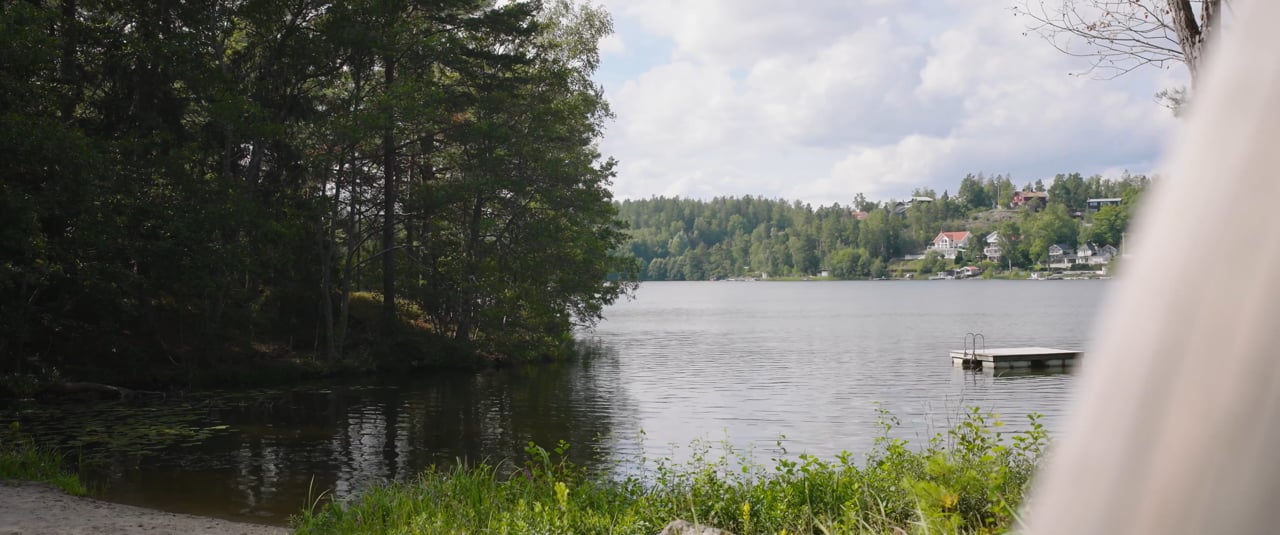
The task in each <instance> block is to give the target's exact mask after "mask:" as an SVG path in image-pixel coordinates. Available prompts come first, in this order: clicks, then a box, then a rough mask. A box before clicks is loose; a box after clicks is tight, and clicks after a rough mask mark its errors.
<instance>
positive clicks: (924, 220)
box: [615, 173, 1148, 280]
mask: <svg viewBox="0 0 1280 535" xmlns="http://www.w3.org/2000/svg"><path fill="white" fill-rule="evenodd" d="M1060 178H1061V180H1060V182H1061V185H1058V182H1055V183H1054V187H1056V188H1058V190H1059V193H1060V194H1062V195H1064V196H1066V197H1067V199H1066V200H1064V201H1063V202H1056V203H1055V202H1053V200H1052V197H1051V201H1050V204H1051V205H1054V204H1056V205H1058V208H1054V209H1052V210H1053V213H1052V214H1050V216H1051V217H1045V216H1044V215H1043V214H1042V213H1041V212H1037V211H1033V210H1022V211H1013V210H1007V209H1004V208H1000V209H995V210H992V209H991V207H992V206H993V205H998V206H1002V207H1003V206H1007V205H1008V204H1009V202H1010V200H1011V199H1012V197H1013V192H1014V189H1015V188H1014V185H1013V181H1012V179H1010V178H1009V177H1008V176H1005V175H994V176H992V177H989V178H988V177H984V176H983V175H981V174H979V175H977V176H973V175H968V176H966V177H964V178H963V179H962V180H961V185H960V189H959V194H958V195H957V197H956V198H955V199H952V198H951V197H950V196H949V195H948V194H947V192H945V191H944V192H943V193H942V195H938V194H937V192H935V191H933V190H931V189H916V190H915V191H914V192H913V197H917V198H927V199H933V201H932V202H928V201H913V202H912V203H911V204H910V206H909V207H907V206H906V205H905V204H901V205H900V203H897V202H894V201H889V202H885V203H875V202H871V201H868V200H867V199H866V197H865V196H864V195H861V194H859V195H858V196H856V197H855V198H854V201H853V203H852V204H851V205H850V206H847V207H846V206H841V205H839V204H833V205H831V206H819V207H816V208H815V207H813V206H810V205H807V204H803V203H799V202H787V201H783V200H771V199H762V198H757V197H752V196H745V197H740V198H735V197H717V198H714V199H711V200H709V201H701V200H695V199H680V198H666V197H654V198H650V199H642V200H626V201H621V202H618V203H615V206H616V207H617V209H618V211H619V214H620V216H621V217H622V219H624V220H625V221H626V222H627V223H628V225H629V227H630V230H629V232H628V236H629V241H628V243H627V244H626V246H625V248H624V252H625V253H626V254H627V255H628V256H630V257H632V258H634V259H636V261H638V263H639V265H640V266H641V268H640V270H639V275H640V277H641V278H643V279H645V280H707V279H711V278H720V277H742V276H758V275H759V274H760V273H768V274H770V276H772V277H774V278H785V277H803V276H811V275H815V274H817V273H818V272H820V271H822V270H829V271H831V274H832V276H834V277H835V278H839V279H859V278H867V277H873V276H876V275H874V274H873V273H872V268H873V267H874V264H875V262H876V261H877V260H879V261H881V262H882V263H884V264H886V265H887V264H888V263H890V262H892V261H893V260H895V259H897V258H901V257H902V256H903V255H906V254H912V253H919V252H920V251H923V250H924V249H925V247H926V246H927V245H928V244H929V243H931V242H932V241H933V238H934V237H935V236H937V235H938V233H939V232H941V231H944V230H945V231H956V230H969V231H971V232H973V234H974V238H975V246H976V249H975V250H970V251H968V252H966V253H965V255H964V257H962V258H961V261H963V262H969V263H972V262H974V261H975V260H977V259H979V258H981V256H980V255H981V250H980V249H981V247H985V245H986V244H985V242H984V241H983V240H984V239H985V237H986V236H987V234H989V233H990V232H991V231H993V230H996V231H999V232H1000V237H1001V241H1002V245H1001V247H1002V248H1003V249H1004V251H1005V253H1004V254H1005V255H1006V256H1005V257H1004V258H1001V265H1002V267H1007V266H1008V265H1009V264H1010V262H1011V263H1012V265H1013V266H1014V267H1026V266H1029V265H1030V264H1031V262H1032V261H1033V260H1034V259H1036V258H1038V257H1041V256H1043V255H1044V254H1045V253H1046V252H1047V251H1046V249H1047V246H1045V248H1039V249H1038V248H1037V247H1039V246H1040V245H1042V243H1040V242H1037V241H1036V240H1035V238H1036V237H1040V238H1042V239H1041V242H1043V241H1044V240H1053V239H1061V240H1069V241H1070V243H1072V244H1074V243H1075V240H1076V238H1078V237H1079V234H1080V232H1081V231H1080V229H1079V226H1080V223H1079V222H1078V221H1076V220H1075V219H1073V218H1072V217H1071V214H1070V213H1069V210H1068V206H1074V205H1079V206H1081V207H1083V206H1084V202H1085V200H1086V199H1087V198H1092V197H1099V196H1103V197H1106V196H1116V197H1124V198H1125V199H1126V201H1125V206H1126V207H1128V206H1129V205H1131V204H1133V202H1136V199H1138V198H1139V196H1140V195H1141V192H1142V191H1143V189H1145V187H1146V185H1147V183H1148V181H1147V179H1146V177H1143V176H1130V175H1128V174H1125V175H1124V176H1122V177H1121V178H1120V179H1119V180H1110V179H1104V178H1102V177H1100V176H1094V177H1090V178H1089V179H1084V178H1082V177H1080V175H1079V174H1078V173H1076V174H1071V175H1060ZM1037 182H1038V183H1040V185H1039V187H1040V189H1041V190H1042V191H1043V189H1044V184H1043V183H1041V182H1040V181H1037ZM1028 187H1033V186H1031V185H1028ZM1077 197H1078V199H1077ZM855 210H857V211H855ZM859 212H861V213H859ZM1126 213H1127V212H1126ZM1064 214H1065V215H1064ZM860 216H861V217H862V219H859V217H860ZM1060 216H1061V217H1060ZM1103 217H1104V225H1110V226H1104V227H1102V228H1105V229H1108V230H1107V232H1112V231H1111V230H1109V229H1114V228H1119V229H1121V230H1123V228H1124V227H1125V226H1126V225H1127V224H1128V219H1127V218H1114V219H1112V220H1110V221H1107V220H1106V219H1105V218H1106V217H1107V216H1106V215H1104V216H1103ZM1102 228H1100V230H1101V229H1102ZM1072 229H1074V231H1073V230H1072ZM1024 231H1025V232H1024ZM1086 237H1087V236H1086ZM1108 239H1109V238H1108ZM1049 243H1050V244H1052V243H1056V242H1053V241H1050V242H1049ZM1104 243H1109V242H1104ZM923 267H927V268H929V270H928V271H924V272H925V273H932V272H934V271H936V270H940V269H942V266H937V265H935V264H934V263H932V262H930V263H928V264H927V265H925V266H923ZM877 273H879V272H877Z"/></svg>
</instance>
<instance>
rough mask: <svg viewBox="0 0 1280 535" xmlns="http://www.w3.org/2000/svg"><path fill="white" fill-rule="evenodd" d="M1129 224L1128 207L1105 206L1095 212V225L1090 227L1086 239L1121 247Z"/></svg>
mask: <svg viewBox="0 0 1280 535" xmlns="http://www.w3.org/2000/svg"><path fill="white" fill-rule="evenodd" d="M1128 225H1129V211H1128V209H1127V208H1126V207H1124V206H1103V207H1102V209H1100V210H1098V213H1096V214H1093V225H1092V226H1090V227H1089V229H1088V234H1087V237H1086V241H1089V242H1093V243H1097V244H1101V245H1114V246H1117V247H1119V246H1120V239H1121V237H1123V236H1124V232H1125V229H1126V228H1127V227H1128Z"/></svg>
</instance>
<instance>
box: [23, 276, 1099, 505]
mask: <svg viewBox="0 0 1280 535" xmlns="http://www.w3.org/2000/svg"><path fill="white" fill-rule="evenodd" d="M1108 284H1109V283H1106V282H1097V281H1060V282H1059V281H1055V282H1032V281H936V282H933V281H930V282H925V281H918V282H847V283H844V282H809V283H802V282H797V283H784V282H770V283H765V282H758V283H736V282H719V283H707V282H690V283H646V284H644V285H643V286H642V287H641V288H640V290H639V293H638V296H639V297H638V299H636V300H634V301H630V302H625V303H619V304H617V305H615V306H613V307H610V308H609V309H608V310H607V311H606V314H607V316H608V319H607V320H606V321H605V322H603V323H602V324H601V325H600V326H599V327H598V328H597V329H595V330H594V331H593V332H590V333H583V335H582V338H583V339H584V340H585V341H587V342H588V343H590V344H592V345H593V346H594V347H595V348H596V349H599V350H600V353H601V355H600V356H599V357H597V358H595V359H594V360H590V361H588V362H585V363H572V364H564V365H553V366H532V367H526V368H517V369H513V370H504V371H499V372H482V373H478V374H441V375H433V376H428V377H418V378H412V379H399V380H383V381H381V382H378V383H375V384H365V383H361V384H327V385H322V386H318V387H309V388H295V389H289V390H283V391H264V392H252V393H230V394H225V395H202V396H197V397H194V398H191V399H188V400H185V401H183V402H181V403H172V404H166V405H165V406H162V407H142V408H131V407H120V406H90V407H77V408H76V409H75V410H74V411H66V412H63V413H61V414H58V415H56V416H54V415H51V414H49V413H41V412H39V410H32V411H30V412H22V413H20V414H18V415H17V417H18V418H19V419H22V420H23V421H24V429H29V430H32V431H33V432H35V433H37V434H38V435H41V438H42V440H47V441H50V442H58V443H62V444H64V445H69V446H72V448H73V449H74V451H76V452H77V453H76V454H75V455H74V456H76V457H80V458H85V459H92V460H95V461H96V466H97V468H95V472H94V474H93V477H95V478H97V480H98V481H100V482H101V483H103V484H105V485H106V487H105V489H106V493H105V494H106V497H107V498H108V499H113V500H117V501H123V502H127V503H134V504H138V505H144V506H150V507H157V508H161V509H167V510H171V511H176V512H186V513H194V514H204V515H211V516H220V517H225V518H232V519H249V520H254V521H259V522H262V521H265V522H274V523H284V522H286V521H287V519H288V515H290V514H293V513H295V512H297V511H298V510H300V509H301V508H302V507H303V506H304V505H305V504H306V503H308V502H309V501H310V500H312V499H314V498H315V497H316V496H317V495H318V494H319V493H320V492H322V491H326V490H327V491H329V492H330V493H331V495H332V496H334V497H336V498H338V499H347V498H351V497H353V496H355V495H357V494H358V493H359V492H360V491H362V490H363V489H365V488H367V487H368V486H369V485H370V484H374V483H378V482H382V481H387V480H395V479H408V478H411V477H413V476H414V475H415V474H418V473H420V472H421V471H422V470H424V469H427V468H428V467H430V466H432V465H448V464H451V463H453V462H455V461H456V460H457V459H470V460H481V459H487V460H489V461H490V462H500V461H510V460H516V461H517V462H518V461H519V460H520V459H522V458H523V456H524V453H523V451H524V447H525V445H526V444H527V442H528V441H530V440H532V441H536V442H538V443H539V444H543V445H553V444H555V443H556V441H558V440H562V439H563V440H567V441H569V442H570V443H571V444H573V448H572V449H571V453H572V457H573V458H574V459H575V461H577V462H579V463H582V464H587V465H595V466H602V467H607V466H614V465H615V464H616V463H621V465H622V466H628V463H632V462H634V461H635V460H636V459H638V458H639V456H640V455H641V454H642V453H643V454H647V455H649V456H664V455H671V456H674V457H676V458H681V457H682V456H684V455H686V454H687V453H688V450H689V448H688V447H687V446H688V445H689V443H690V442H691V441H692V440H694V439H697V438H708V439H711V440H713V441H718V440H722V439H723V440H727V441H729V442H730V443H731V444H732V445H733V446H734V447H735V448H737V449H738V450H739V451H743V450H751V451H754V452H755V455H756V457H758V458H760V459H762V460H764V459H768V458H769V457H772V456H776V455H778V454H779V453H780V450H778V449H777V447H776V443H777V441H778V439H779V438H780V437H781V436H783V435H785V436H786V440H785V443H784V445H785V447H786V450H787V452H788V454H789V455H795V454H798V453H802V452H807V453H812V454H817V455H822V456H830V455H834V454H835V453H838V452H840V451H843V450H848V451H852V452H862V451H866V450H867V449H868V448H869V447H870V446H871V444H872V441H873V440H874V439H875V437H877V436H878V435H879V432H880V430H879V427H878V426H877V425H876V418H877V412H876V407H877V406H882V407H884V408H885V409H887V410H889V411H891V412H892V413H893V414H894V415H896V416H897V417H899V418H900V419H901V420H902V426H901V427H900V428H899V430H898V431H897V434H898V436H901V437H903V438H909V439H914V438H919V439H924V438H926V437H927V436H930V435H932V434H933V433H934V432H936V431H940V430H943V429H945V428H946V427H947V425H948V420H949V419H954V417H955V416H956V415H957V413H958V411H959V410H960V409H961V408H962V407H964V406H967V405H976V406H980V407H982V408H983V409H986V410H993V411H997V412H1000V413H1001V414H1003V415H1004V416H1005V419H1006V421H1008V422H1009V424H1010V425H1009V427H1010V428H1013V429H1017V428H1019V426H1020V424H1022V423H1023V422H1024V420H1023V416H1024V415H1025V414H1026V413H1029V412H1039V413H1043V414H1044V415H1045V417H1046V418H1045V423H1046V424H1047V425H1048V427H1049V428H1050V429H1053V428H1055V426H1056V425H1058V423H1059V422H1060V420H1061V418H1062V416H1063V411H1064V410H1065V403H1066V400H1067V397H1068V395H1069V394H1070V387H1071V384H1072V377H1071V376H1070V375H1066V374H1049V375H1046V374H1024V375H1017V376H992V375H990V374H985V375H984V374H982V373H981V372H979V373H974V372H969V371H965V370H961V369H958V368H953V367H952V366H951V363H950V360H949V357H948V356H947V352H948V351H949V350H950V349H954V348H958V347H960V346H961V345H962V343H963V340H964V335H965V333H968V332H982V333H984V334H985V336H986V340H987V344H988V346H989V347H997V346H1023V345H1043V346H1050V347H1061V348H1068V349H1076V348H1082V347H1083V344H1084V343H1085V337H1086V335H1087V332H1088V329H1089V327H1090V324H1091V322H1092V318H1093V316H1094V312H1095V309H1096V308H1097V305H1098V303H1099V300H1100V299H1101V298H1102V297H1103V295H1104V293H1105V290H1106V288H1107V287H1108ZM224 426H225V428H224ZM125 430H130V431H128V432H126V431H125ZM641 431H643V438H641V436H642V435H641ZM175 438H180V439H181V440H176V439H175ZM126 439H127V440H126ZM673 445H675V446H678V447H676V448H673V447H672V446H673Z"/></svg>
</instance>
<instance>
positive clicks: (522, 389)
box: [17, 365, 630, 523]
mask: <svg viewBox="0 0 1280 535" xmlns="http://www.w3.org/2000/svg"><path fill="white" fill-rule="evenodd" d="M598 369H599V367H594V366H591V365H561V366H545V367H530V368H525V369H516V370H503V371H496V372H485V373H479V374H448V375H436V376H430V377H420V378H415V379H411V380H406V381H403V382H389V383H380V384H372V385H368V384H348V385H326V386H324V387H316V388H300V389H292V390H286V391H263V392H254V393H249V394H226V395H206V396H199V397H197V398H192V399H188V400H185V401H183V402H181V403H167V404H165V405H163V406H150V407H129V408H125V407H122V406H110V407H103V406H78V407H66V408H64V410H63V411H61V413H60V414H57V415H56V416H55V415H53V414H50V413H49V410H48V409H47V408H46V409H41V408H31V407H28V408H26V409H25V410H22V409H20V410H19V411H18V412H19V414H18V415H17V416H18V417H19V418H20V419H21V420H22V421H23V422H24V424H23V425H24V428H25V429H28V430H30V431H32V432H33V433H35V434H37V435H38V436H40V437H41V439H42V440H45V441H51V442H55V443H60V444H63V445H67V446H71V447H72V448H73V449H74V450H75V451H77V452H79V455H77V457H80V458H83V459H84V461H85V462H84V465H85V468H86V470H87V475H88V476H89V478H90V479H91V480H92V481H94V482H97V483H99V484H103V485H105V497H106V498H107V499H110V500H114V501H120V502H124V503H132V504H138V505H145V506H149V507H157V508H161V509H166V510H170V511H175V512H185V513H192V514H203V515H210V516H219V517H224V518H231V519H249V520H254V521H258V522H271V523H284V522H286V521H287V518H288V515H290V514H293V513H296V512H297V511H299V510H300V509H301V508H302V507H303V506H304V505H305V504H306V503H308V501H309V500H314V499H315V498H316V497H317V496H319V494H320V493H321V492H322V491H325V490H328V491H329V492H330V493H331V495H332V496H333V497H335V498H337V499H347V498H350V497H353V496H355V495H357V494H358V493H359V492H360V491H362V490H363V489H365V488H367V487H368V486H369V485H371V484H374V483H380V482H385V481H390V480H403V479H408V478H411V477H413V476H414V475H416V474H418V473H420V472H421V471H423V470H425V469H427V468H428V467H431V466H433V465H437V466H443V465H449V464H452V463H455V462H458V461H459V460H468V461H477V460H482V459H486V460H489V461H491V462H498V461H505V460H513V459H521V458H523V456H524V448H525V446H526V444H527V442H528V441H530V440H533V441H537V442H538V443H540V444H544V445H551V444H555V442H556V441H558V440H566V441H568V442H570V443H571V444H575V445H578V446H579V447H577V448H571V455H570V456H571V457H572V458H574V459H575V460H576V461H577V462H582V463H586V464H591V463H595V462H599V461H600V460H602V459H606V458H610V457H611V456H612V452H611V451H610V450H609V449H608V443H607V442H606V441H599V442H598V441H597V440H596V439H597V437H601V436H607V435H610V434H612V433H613V432H614V427H615V425H616V422H618V421H621V420H625V419H626V418H627V414H628V407H629V406H630V405H629V403H628V401H627V400H626V398H625V396H623V395H621V394H620V392H621V390H620V389H619V388H618V385H617V383H616V377H610V376H608V374H601V373H598V372H597V370H598ZM602 407H608V410H601V408H602ZM130 411H132V414H133V417H132V418H122V417H121V415H122V414H127V413H129V412H130ZM103 419H108V420H109V421H111V422H112V424H111V425H112V426H113V427H114V428H116V429H125V428H127V427H129V426H144V425H149V424H150V423H154V422H157V421H158V422H163V426H164V427H162V428H161V430H160V431H159V432H158V434H159V435H166V434H167V435H179V434H184V433H187V432H189V430H191V429H214V430H215V431H213V432H211V433H210V434H209V436H205V437H203V438H202V439H201V440H200V441H198V442H196V443H168V444H163V445H161V446H160V447H158V448H153V447H151V445H146V447H139V444H137V443H133V442H127V441H124V442H118V443H113V442H111V441H110V440H109V439H102V440H98V439H95V440H94V441H93V442H91V443H86V442H84V440H83V437H84V434H85V432H86V431H85V430H86V429H89V428H92V427H93V426H95V425H97V424H96V423H95V422H100V421H102V420H103ZM223 426H226V427H225V429H223V428H222V427H223ZM126 435H127V433H124V434H121V436H122V437H124V436H126ZM593 446H595V447H593Z"/></svg>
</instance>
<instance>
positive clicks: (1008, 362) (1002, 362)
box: [951, 347, 1084, 370]
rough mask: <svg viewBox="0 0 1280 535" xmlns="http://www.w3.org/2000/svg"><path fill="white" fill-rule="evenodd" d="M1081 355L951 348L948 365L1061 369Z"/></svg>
mask: <svg viewBox="0 0 1280 535" xmlns="http://www.w3.org/2000/svg"><path fill="white" fill-rule="evenodd" d="M1083 354H1084V353H1083V352H1081V351H1074V350H1070V349H1051V348H1047V347H1003V348H997V349H987V348H982V349H955V350H952V351H951V364H952V365H953V366H960V367H963V368H965V369H972V370H997V369H1000V370H1003V369H1009V368H1021V369H1026V368H1030V369H1041V368H1065V367H1068V366H1072V365H1074V364H1075V362H1076V359H1079V358H1080V356H1081V355H1083Z"/></svg>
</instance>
